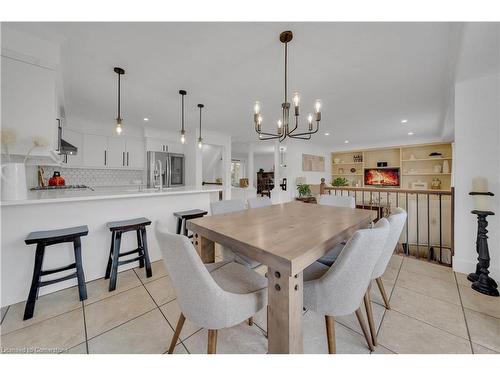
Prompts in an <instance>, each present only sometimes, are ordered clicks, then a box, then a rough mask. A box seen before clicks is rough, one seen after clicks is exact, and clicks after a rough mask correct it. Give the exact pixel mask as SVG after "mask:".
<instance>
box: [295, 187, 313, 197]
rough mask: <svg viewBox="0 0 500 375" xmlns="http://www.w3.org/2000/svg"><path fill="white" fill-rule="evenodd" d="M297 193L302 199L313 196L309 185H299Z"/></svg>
mask: <svg viewBox="0 0 500 375" xmlns="http://www.w3.org/2000/svg"><path fill="white" fill-rule="evenodd" d="M297 191H298V192H299V197H300V198H302V197H310V196H311V186H310V185H308V184H298V185H297Z"/></svg>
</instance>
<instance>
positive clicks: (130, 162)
mask: <svg viewBox="0 0 500 375" xmlns="http://www.w3.org/2000/svg"><path fill="white" fill-rule="evenodd" d="M145 154H146V150H145V148H144V141H143V140H141V139H133V138H128V139H127V140H126V160H125V161H126V166H127V167H129V168H133V169H143V168H144V167H145V160H144V158H145Z"/></svg>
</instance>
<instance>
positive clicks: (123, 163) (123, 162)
mask: <svg viewBox="0 0 500 375" xmlns="http://www.w3.org/2000/svg"><path fill="white" fill-rule="evenodd" d="M124 166H125V151H123V152H122V167H124Z"/></svg>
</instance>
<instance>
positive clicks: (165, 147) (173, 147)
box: [146, 138, 183, 153]
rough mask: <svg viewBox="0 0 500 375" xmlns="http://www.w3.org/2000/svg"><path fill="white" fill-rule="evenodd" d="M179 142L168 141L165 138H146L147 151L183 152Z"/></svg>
mask: <svg viewBox="0 0 500 375" xmlns="http://www.w3.org/2000/svg"><path fill="white" fill-rule="evenodd" d="M182 149H183V146H182V144H181V143H177V142H173V141H169V140H166V139H158V138H146V150H147V151H160V152H174V153H183V150H182Z"/></svg>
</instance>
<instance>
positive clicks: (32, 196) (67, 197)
mask: <svg viewBox="0 0 500 375" xmlns="http://www.w3.org/2000/svg"><path fill="white" fill-rule="evenodd" d="M222 190H223V188H222V186H221V187H206V186H200V187H198V186H182V187H174V188H163V189H161V190H159V189H156V188H144V187H139V186H130V187H116V188H114V187H96V188H93V189H90V188H88V189H67V190H64V189H61V190H36V191H29V192H28V196H27V199H23V200H12V201H2V202H0V206H1V207H7V206H21V205H33V204H47V203H62V202H76V201H86V200H101V199H123V198H144V197H158V196H166V195H184V194H198V193H214V192H219V191H222Z"/></svg>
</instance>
